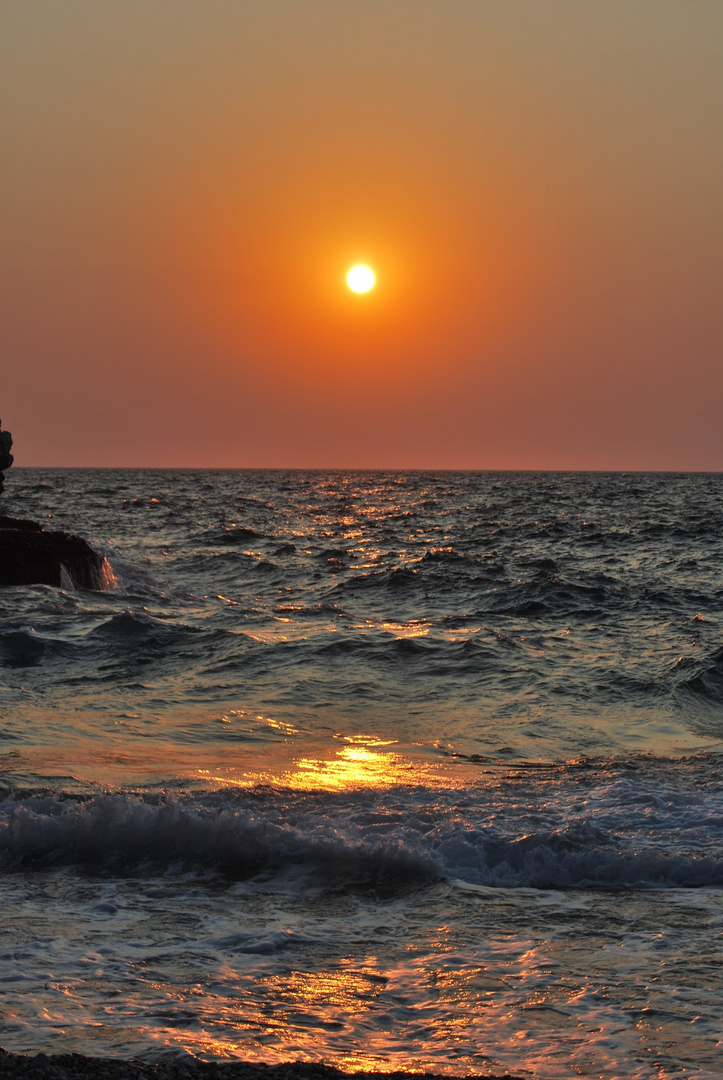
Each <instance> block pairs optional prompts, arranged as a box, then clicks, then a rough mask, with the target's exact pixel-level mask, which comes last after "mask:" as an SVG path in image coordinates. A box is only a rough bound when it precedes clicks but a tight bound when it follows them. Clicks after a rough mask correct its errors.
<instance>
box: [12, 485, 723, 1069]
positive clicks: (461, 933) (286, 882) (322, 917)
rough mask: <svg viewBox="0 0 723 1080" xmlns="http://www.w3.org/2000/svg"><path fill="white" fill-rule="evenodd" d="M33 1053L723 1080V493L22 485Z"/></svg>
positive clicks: (27, 1002) (17, 921)
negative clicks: (86, 579)
mask: <svg viewBox="0 0 723 1080" xmlns="http://www.w3.org/2000/svg"><path fill="white" fill-rule="evenodd" d="M3 511H4V512H6V513H10V514H15V515H16V516H27V517H35V518H36V519H41V518H47V517H48V515H51V517H50V519H49V523H50V524H52V525H54V526H56V527H60V528H66V529H70V530H73V531H77V532H79V533H81V534H83V535H85V536H86V537H87V538H88V539H90V540H91V541H92V542H93V543H94V544H95V546H96V547H97V548H98V549H99V550H101V551H103V553H104V554H105V555H106V557H107V558H108V560H109V563H110V565H111V567H112V569H113V572H114V574H115V575H116V582H115V587H112V588H110V589H108V590H107V591H105V592H96V593H91V592H82V591H78V590H75V589H72V588H68V589H66V590H57V589H52V588H47V587H44V586H38V587H34V588H23V589H9V590H3V591H2V592H1V593H0V662H1V664H2V667H1V668H0V684H1V686H0V868H1V870H0V900H1V901H2V906H3V912H4V918H3V920H2V924H1V925H0V1044H1V1045H4V1046H5V1047H6V1048H7V1049H11V1050H24V1051H25V1050H30V1051H38V1050H45V1051H46V1052H50V1051H55V1052H58V1051H60V1050H68V1049H70V1050H84V1051H85V1052H94V1053H116V1054H128V1055H129V1054H140V1055H142V1056H146V1057H150V1058H152V1057H154V1056H157V1055H158V1054H161V1053H165V1052H176V1053H178V1052H188V1053H191V1054H195V1055H197V1056H201V1057H211V1056H216V1055H219V1054H221V1055H230V1056H240V1057H244V1058H250V1059H258V1060H262V1061H274V1060H288V1059H290V1058H292V1059H295V1058H307V1059H312V1060H317V1059H323V1060H326V1061H329V1062H332V1063H336V1064H338V1065H342V1066H346V1067H349V1068H355V1067H356V1068H361V1067H377V1068H387V1069H392V1068H398V1067H410V1066H411V1067H416V1068H434V1069H436V1070H439V1071H448V1072H462V1073H464V1072H468V1071H471V1070H480V1069H482V1070H484V1069H494V1068H497V1069H500V1068H506V1069H510V1070H515V1071H517V1072H521V1073H525V1074H529V1075H530V1076H535V1077H540V1078H543V1077H544V1078H553V1077H554V1078H565V1077H572V1076H579V1075H584V1076H594V1077H605V1078H608V1077H610V1078H612V1077H619V1076H626V1077H627V1076H631V1077H641V1078H647V1077H665V1076H685V1077H710V1076H719V1075H721V1074H723V1065H721V1061H723V1053H722V1051H723V975H722V974H721V971H722V970H723V966H722V965H721V964H720V960H721V959H722V958H723V957H722V955H721V953H722V950H721V941H722V940H723V890H722V889H721V885H723V777H722V774H721V762H722V760H723V759H722V758H721V750H722V749H723V625H722V620H723V477H722V476H720V475H699V476H690V475H641V474H631V475H629V476H627V475H620V474H617V475H612V474H611V475H603V474H542V473H541V474H530V473H526V474H522V473H518V474H514V473H513V474H492V473H479V474H471V473H459V474H451V473H440V474H399V473H389V474H381V473H368V474H365V473H303V472H230V471H229V472H223V471H198V472H167V471H159V472H154V471H132V472H120V471H110V470H102V471H82V470H73V471H65V470H56V471H46V470H13V472H12V473H11V474H9V477H8V483H7V488H6V495H5V496H3Z"/></svg>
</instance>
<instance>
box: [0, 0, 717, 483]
mask: <svg viewBox="0 0 723 1080" xmlns="http://www.w3.org/2000/svg"><path fill="white" fill-rule="evenodd" d="M0 109H1V119H0V123H1V127H0V140H1V145H2V153H1V155H0V223H1V229H2V232H1V236H0V240H1V254H0V259H1V261H2V263H1V272H2V289H1V299H0V305H1V307H0V335H1V339H0V348H1V361H0V363H1V364H2V368H1V375H2V378H1V380H0V416H2V419H3V423H4V424H5V425H6V426H7V427H9V428H10V429H11V430H12V432H13V435H14V437H15V450H16V459H17V462H18V464H27V465H55V464H58V465H128V466H134V465H170V466H172V465H179V466H194V465H198V466H206V465H213V466H299V467H302V466H319V467H326V466H337V467H400V468H415V467H416V468H482V469H484V468H532V469H537V468H540V469H543V468H575V469H578V468H582V469H587V468H593V469H607V468H611V469H648V468H651V469H721V468H723V303H722V302H721V291H722V286H723V2H721V0H103V2H99V0H63V2H62V3H58V2H57V0H22V2H18V0H0ZM360 261H361V262H365V263H368V264H369V265H371V266H372V267H373V268H374V269H375V271H376V273H377V287H376V288H375V289H374V290H373V291H372V292H371V293H368V294H366V295H365V296H356V295H354V294H352V293H351V292H350V291H349V290H348V289H347V287H346V285H345V282H344V278H345V274H346V271H347V269H348V267H349V266H351V265H352V264H353V263H356V262H360Z"/></svg>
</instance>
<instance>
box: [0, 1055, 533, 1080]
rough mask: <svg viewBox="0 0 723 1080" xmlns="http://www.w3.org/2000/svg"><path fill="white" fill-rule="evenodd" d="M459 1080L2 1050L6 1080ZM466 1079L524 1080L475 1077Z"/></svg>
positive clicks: (0, 1073)
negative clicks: (33, 1053) (152, 1061)
mask: <svg viewBox="0 0 723 1080" xmlns="http://www.w3.org/2000/svg"><path fill="white" fill-rule="evenodd" d="M350 1076H353V1077H354V1080H407V1078H408V1077H411V1076H414V1077H415V1078H416V1080H454V1078H450V1077H449V1076H440V1075H439V1074H437V1073H423V1074H420V1073H408V1072H392V1073H374V1072H357V1073H353V1074H350V1073H344V1072H340V1070H339V1069H334V1068H332V1067H331V1066H329V1065H316V1064H311V1063H309V1062H302V1061H297V1062H290V1063H289V1064H285V1065H259V1064H252V1063H249V1062H244V1061H221V1062H212V1061H196V1060H190V1061H189V1060H184V1059H177V1060H174V1061H163V1062H158V1063H155V1064H149V1063H148V1062H143V1061H123V1060H120V1059H118V1058H95V1057H85V1056H84V1055H83V1054H53V1055H51V1056H49V1055H47V1054H36V1055H35V1056H34V1057H27V1056H25V1055H24V1054H8V1053H6V1052H5V1051H4V1050H2V1049H0V1077H1V1078H2V1080H347V1078H349V1077H350ZM467 1080H520V1078H519V1077H514V1076H511V1075H510V1074H509V1073H505V1075H504V1076H502V1075H496V1076H491V1075H489V1074H485V1075H484V1076H483V1075H482V1074H479V1073H476V1074H474V1077H472V1074H467Z"/></svg>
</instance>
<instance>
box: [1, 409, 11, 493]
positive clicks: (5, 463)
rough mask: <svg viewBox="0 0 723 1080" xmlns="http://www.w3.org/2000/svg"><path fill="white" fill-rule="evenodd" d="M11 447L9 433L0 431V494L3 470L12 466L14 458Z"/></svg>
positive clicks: (3, 478) (3, 481)
mask: <svg viewBox="0 0 723 1080" xmlns="http://www.w3.org/2000/svg"><path fill="white" fill-rule="evenodd" d="M1 428H2V420H0V429H1ZM12 445H13V437H12V435H11V434H10V432H9V431H2V430H0V493H1V492H2V490H3V487H4V486H5V477H4V476H3V472H4V471H5V469H9V468H10V466H11V465H12V463H13V461H14V458H13V455H12V454H11V453H10V449H11V447H12Z"/></svg>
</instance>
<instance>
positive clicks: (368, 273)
mask: <svg viewBox="0 0 723 1080" xmlns="http://www.w3.org/2000/svg"><path fill="white" fill-rule="evenodd" d="M376 280H377V279H376V275H375V273H374V271H373V270H372V269H371V267H370V266H364V264H363V263H357V265H356V266H352V268H351V270H350V271H349V273H348V274H347V275H346V283H347V285H348V286H349V288H350V289H351V290H352V292H356V293H365V292H369V290H370V289H373V288H374V284H375V282H376Z"/></svg>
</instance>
